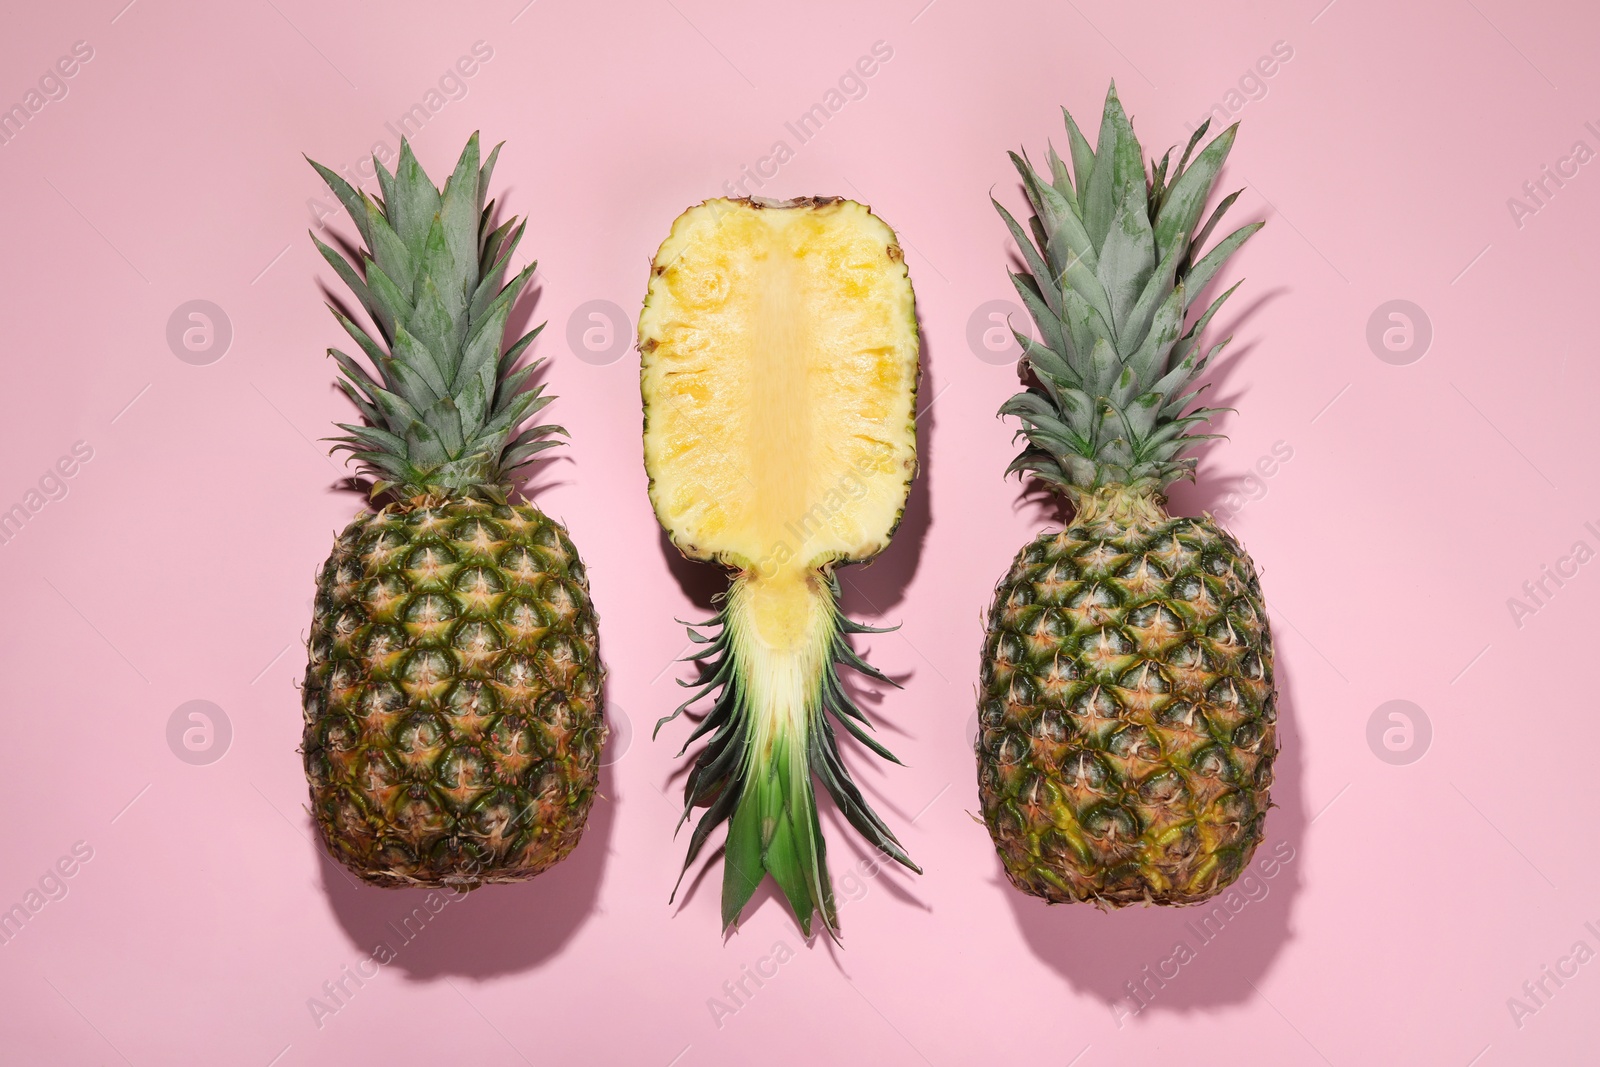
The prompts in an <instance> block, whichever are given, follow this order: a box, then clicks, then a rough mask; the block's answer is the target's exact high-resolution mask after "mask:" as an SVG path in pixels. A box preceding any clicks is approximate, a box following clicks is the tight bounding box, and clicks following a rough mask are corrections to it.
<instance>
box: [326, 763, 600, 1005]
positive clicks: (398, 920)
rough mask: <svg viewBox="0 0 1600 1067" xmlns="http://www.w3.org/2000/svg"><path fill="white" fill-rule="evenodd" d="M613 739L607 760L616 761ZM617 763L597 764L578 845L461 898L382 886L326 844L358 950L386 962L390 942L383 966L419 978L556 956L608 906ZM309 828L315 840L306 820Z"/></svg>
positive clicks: (344, 920)
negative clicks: (514, 878)
mask: <svg viewBox="0 0 1600 1067" xmlns="http://www.w3.org/2000/svg"><path fill="white" fill-rule="evenodd" d="M610 745H611V741H609V740H608V741H607V754H606V756H604V757H603V758H606V759H610V758H613V757H612V756H611V755H610V752H609V749H610ZM612 770H613V768H612V767H611V766H610V765H607V766H603V767H601V769H600V784H599V787H598V793H599V795H598V796H597V797H596V798H595V804H594V807H593V808H592V809H590V812H589V826H588V829H587V830H585V831H584V834H583V838H582V840H580V841H579V842H578V846H577V847H576V848H575V849H573V850H572V852H571V853H570V854H569V855H568V856H567V858H566V859H564V860H562V861H561V862H560V863H558V864H556V865H555V866H554V867H551V868H550V869H549V870H547V871H545V872H544V873H543V874H540V875H538V876H537V877H535V878H533V879H531V880H530V881H526V882H515V883H511V884H507V885H486V886H483V887H481V888H479V889H474V890H472V891H471V892H470V893H467V894H465V895H464V896H455V897H454V898H451V897H450V896H447V895H446V894H444V893H443V892H441V891H440V890H433V889H380V888H377V887H375V886H369V885H366V884H364V883H362V882H361V881H360V880H359V879H358V878H356V877H355V876H354V875H353V874H351V873H350V872H349V871H347V870H345V869H344V867H343V866H342V865H340V864H339V863H338V861H336V860H334V859H332V858H330V857H329V855H328V853H327V850H326V849H324V848H323V847H322V846H321V845H320V844H319V845H318V846H317V860H318V864H319V867H320V870H321V876H322V888H323V892H324V893H325V894H326V896H327V898H328V903H329V905H330V907H331V908H332V910H333V914H334V917H335V918H336V919H338V921H339V925H340V926H341V927H343V929H344V932H345V935H346V936H347V937H349V939H350V942H351V946H352V948H353V949H354V950H355V951H356V952H358V953H361V954H362V956H363V958H364V957H365V956H366V955H367V954H371V955H372V956H373V958H375V959H377V960H379V961H382V960H383V959H384V956H385V954H386V953H385V952H384V950H383V949H382V948H380V947H379V946H386V948H387V950H388V953H392V956H393V958H392V959H391V960H389V961H388V963H387V965H386V966H385V969H386V970H393V971H398V972H400V973H401V974H403V975H405V977H406V978H408V979H410V980H412V981H418V982H426V981H435V980H438V979H441V978H457V977H459V978H476V979H487V978H494V977H499V976H503V975H509V974H518V973H521V972H525V971H530V970H534V969H536V968H538V967H540V966H541V965H544V964H547V963H549V962H551V961H552V960H554V959H555V958H557V957H558V956H559V955H560V954H561V952H562V950H563V949H564V948H565V947H566V945H567V944H568V942H570V941H571V940H572V937H573V935H574V934H576V933H577V931H578V930H579V929H580V928H581V927H582V926H583V925H584V923H585V922H587V921H588V920H589V918H590V916H592V915H594V914H596V913H597V912H600V911H601V910H602V909H601V907H600V904H599V896H600V880H601V877H602V874H603V872H604V869H605V863H606V857H607V854H608V853H609V851H610V846H611V829H612V822H613V821H614V819H615V815H616V809H615V804H614V803H613V801H612V800H611V797H612V796H614V795H615V790H614V776H613V774H612ZM307 832H308V834H309V835H310V836H311V837H312V839H313V840H315V839H316V827H315V826H314V825H312V824H311V823H310V820H309V819H308V820H307ZM440 901H448V903H446V904H443V905H442V906H441V904H440ZM430 904H431V907H430Z"/></svg>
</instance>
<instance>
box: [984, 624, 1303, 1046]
mask: <svg viewBox="0 0 1600 1067" xmlns="http://www.w3.org/2000/svg"><path fill="white" fill-rule="evenodd" d="M1277 636H1279V637H1281V635H1277ZM1276 651H1277V662H1276V663H1275V673H1276V677H1277V682H1278V745H1279V753H1278V758H1277V761H1276V763H1275V764H1274V771H1275V775H1276V778H1275V781H1274V783H1273V786H1272V800H1273V802H1274V806H1273V807H1272V809H1271V810H1270V811H1269V812H1268V813H1267V823H1266V836H1265V838H1264V839H1263V840H1262V842H1261V845H1260V847H1259V848H1257V849H1256V853H1255V856H1254V858H1252V860H1251V861H1250V867H1249V869H1248V870H1247V872H1246V873H1245V875H1243V876H1241V880H1240V881H1239V882H1235V883H1234V888H1237V889H1239V890H1240V893H1239V897H1238V898H1235V900H1236V901H1237V900H1238V899H1241V898H1242V899H1244V900H1245V901H1246V903H1245V904H1244V905H1243V906H1242V907H1238V910H1237V912H1236V913H1234V914H1229V911H1228V909H1227V908H1226V907H1223V906H1222V905H1221V901H1222V899H1223V898H1224V897H1225V896H1226V895H1227V891H1224V893H1223V894H1221V895H1219V896H1218V897H1215V898H1213V899H1212V900H1211V901H1209V902H1208V903H1206V904H1199V905H1194V906H1191V907H1155V906H1147V907H1140V906H1133V907H1127V908H1122V909H1120V910H1117V911H1101V910H1099V909H1098V908H1095V907H1092V906H1090V905H1087V904H1058V905H1050V904H1046V903H1045V902H1044V901H1042V900H1039V899H1038V898H1036V897H1032V896H1028V895H1027V894H1024V893H1021V892H1018V891H1017V890H1015V889H1013V888H1012V887H1011V886H1010V884H1009V883H1008V882H1007V881H1006V878H1005V874H1004V872H1003V871H1002V870H1001V868H1000V864H999V860H998V858H997V859H996V860H995V871H996V875H995V878H996V881H997V883H998V884H1000V885H1001V886H1002V887H1003V888H1004V890H1005V896H1006V899H1007V901H1008V902H1009V903H1010V905H1011V907H1012V910H1013V911H1014V912H1015V913H1016V919H1017V926H1018V928H1019V929H1020V930H1021V932H1022V936H1023V938H1024V940H1026V941H1027V943H1028V947H1029V948H1031V949H1032V950H1033V953H1034V955H1036V956H1038V957H1039V959H1040V960H1042V961H1043V962H1045V963H1046V964H1048V965H1049V966H1050V967H1051V968H1052V969H1054V970H1055V971H1056V972H1057V973H1059V974H1060V975H1061V976H1062V977H1064V978H1065V979H1066V980H1067V981H1068V983H1069V984H1071V986H1072V988H1073V989H1074V990H1075V991H1076V992H1079V993H1084V994H1087V995H1089V996H1092V997H1095V998H1096V999H1098V1000H1099V1001H1101V1002H1102V1003H1103V1004H1105V1005H1106V1006H1107V1008H1108V1009H1109V1010H1110V1011H1111V1013H1112V1015H1113V1016H1114V1017H1115V1018H1116V1019H1117V1023H1118V1028H1119V1029H1120V1028H1121V1027H1122V1026H1124V1025H1128V1023H1129V1020H1130V1019H1132V1020H1133V1021H1134V1025H1137V1023H1138V1021H1139V1019H1140V1017H1141V1016H1144V1015H1146V1014H1159V1013H1163V1012H1171V1013H1187V1012H1195V1011H1210V1010H1220V1009H1224V1008H1228V1007H1233V1006H1236V1005H1240V1004H1244V1003H1246V1002H1247V1001H1249V1000H1251V999H1253V998H1254V997H1255V996H1256V995H1257V993H1256V986H1258V985H1260V983H1261V981H1262V979H1263V977H1264V976H1265V975H1266V974H1267V972H1268V971H1269V970H1271V968H1272V964H1273V961H1274V960H1276V959H1277V957H1278V954H1279V953H1280V952H1282V951H1283V949H1284V947H1285V946H1286V945H1287V944H1288V942H1289V940H1290V938H1291V937H1292V935H1293V931H1292V928H1291V925H1290V918H1291V914H1292V912H1293V910H1294V901H1295V898H1296V897H1298V896H1299V895H1300V888H1301V880H1302V876H1303V874H1304V868H1305V864H1306V855H1305V848H1304V841H1305V829H1306V825H1307V822H1306V805H1305V794H1304V789H1303V783H1302V768H1301V748H1300V730H1299V728H1298V723H1297V717H1296V715H1295V704H1296V701H1295V696H1294V687H1293V685H1292V683H1291V681H1290V672H1289V671H1288V670H1286V669H1285V667H1286V664H1285V657H1284V649H1283V647H1282V642H1281V640H1280V641H1279V642H1278V644H1277V647H1276ZM1275 849H1278V850H1283V851H1282V852H1281V854H1280V853H1275V852H1274V850H1275ZM1288 849H1293V852H1292V853H1289V852H1288V851H1287V850H1288ZM1285 856H1292V858H1289V859H1287V860H1285V859H1284V857H1285ZM1268 858H1275V859H1277V860H1279V861H1280V862H1279V864H1278V866H1277V867H1276V868H1271V867H1269V868H1268V869H1275V870H1276V872H1277V873H1276V874H1275V876H1273V877H1270V878H1269V877H1266V876H1265V875H1264V874H1263V871H1262V867H1261V864H1262V862H1263V860H1266V859H1268ZM1252 874H1253V875H1254V880H1253V882H1252V883H1251V884H1250V885H1248V886H1246V884H1245V880H1246V879H1249V878H1250V876H1251V875H1252ZM1247 889H1248V893H1247V892H1246V890H1247ZM1214 909H1215V911H1216V912H1220V915H1218V914H1215V912H1214ZM1180 943H1181V944H1183V945H1185V946H1187V948H1188V950H1189V954H1183V953H1178V952H1175V949H1176V947H1177V946H1178V945H1179V944H1180ZM1146 968H1148V970H1146ZM1174 971H1175V972H1176V974H1174ZM1130 983H1131V984H1132V985H1133V987H1134V988H1135V989H1137V990H1138V992H1139V997H1140V1000H1135V999H1134V998H1133V996H1132V995H1131V994H1130V992H1129V988H1128V987H1129V984H1130ZM1141 1001H1142V1003H1143V1006H1141Z"/></svg>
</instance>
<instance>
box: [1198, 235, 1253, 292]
mask: <svg viewBox="0 0 1600 1067" xmlns="http://www.w3.org/2000/svg"><path fill="white" fill-rule="evenodd" d="M1265 225H1266V223H1264V222H1252V223H1249V224H1248V225H1245V226H1241V227H1239V228H1238V229H1237V230H1234V231H1233V232H1232V233H1230V234H1228V236H1226V237H1224V238H1223V239H1222V240H1220V241H1218V242H1217V244H1216V247H1215V248H1213V249H1212V250H1211V251H1209V252H1207V253H1206V254H1205V256H1204V257H1203V258H1202V259H1201V260H1200V262H1198V263H1196V264H1195V265H1194V267H1193V268H1191V269H1190V271H1189V274H1188V276H1187V277H1186V278H1185V279H1184V281H1185V283H1186V284H1187V285H1188V288H1189V292H1191V293H1193V294H1194V295H1195V296H1197V297H1198V296H1199V295H1200V294H1201V292H1203V291H1204V290H1205V287H1206V285H1207V284H1209V283H1210V281H1211V279H1212V278H1214V277H1215V276H1216V273H1217V271H1219V270H1221V269H1222V264H1223V263H1224V262H1225V261H1226V260H1227V258H1228V257H1229V256H1231V255H1233V254H1234V252H1236V251H1238V249H1239V246H1240V245H1242V244H1244V243H1245V242H1246V241H1248V240H1249V239H1250V237H1251V235H1252V234H1254V233H1255V232H1256V231H1257V230H1259V229H1261V227H1262V226H1265Z"/></svg>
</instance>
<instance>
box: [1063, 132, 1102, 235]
mask: <svg viewBox="0 0 1600 1067" xmlns="http://www.w3.org/2000/svg"><path fill="white" fill-rule="evenodd" d="M1061 117H1062V118H1064V119H1066V120H1067V149H1068V151H1069V153H1070V154H1071V156H1072V174H1073V177H1074V178H1075V179H1077V183H1078V214H1079V216H1080V217H1081V216H1082V215H1083V213H1084V209H1085V207H1086V205H1085V203H1084V201H1085V198H1086V197H1087V196H1088V193H1089V178H1090V177H1091V176H1092V175H1093V174H1094V149H1093V148H1091V147H1089V139H1088V138H1087V137H1085V136H1084V135H1083V131H1082V130H1080V129H1078V124H1077V123H1076V122H1074V121H1073V119H1072V112H1070V111H1068V110H1067V109H1066V108H1062V109H1061Z"/></svg>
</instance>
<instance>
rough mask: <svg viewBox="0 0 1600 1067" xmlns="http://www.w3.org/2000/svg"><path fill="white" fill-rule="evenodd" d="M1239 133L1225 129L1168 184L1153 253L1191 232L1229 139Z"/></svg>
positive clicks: (1230, 144)
mask: <svg viewBox="0 0 1600 1067" xmlns="http://www.w3.org/2000/svg"><path fill="white" fill-rule="evenodd" d="M1238 132H1239V126H1238V123H1235V124H1234V125H1232V126H1229V127H1228V128H1227V129H1226V130H1223V131H1222V132H1221V133H1220V134H1218V135H1217V137H1216V139H1215V140H1213V141H1212V142H1211V143H1210V144H1208V145H1206V146H1205V148H1204V149H1203V150H1201V152H1200V155H1199V156H1197V157H1196V158H1195V161H1194V165H1193V166H1191V167H1190V168H1189V169H1188V170H1186V171H1184V172H1183V173H1182V174H1181V175H1179V176H1178V177H1177V178H1176V179H1175V180H1174V181H1173V183H1172V191H1171V193H1170V194H1169V195H1168V197H1167V201H1166V203H1165V204H1163V205H1162V207H1161V214H1160V216H1159V217H1158V218H1157V219H1156V225H1155V234H1156V248H1157V254H1158V255H1161V256H1165V255H1166V254H1167V250H1168V249H1169V248H1171V247H1173V245H1174V244H1175V243H1178V242H1181V241H1182V240H1184V238H1185V237H1186V235H1188V234H1191V233H1193V232H1194V229H1195V227H1196V226H1197V225H1199V222H1200V213H1201V212H1202V211H1204V210H1205V206H1206V200H1207V199H1208V198H1209V197H1210V196H1211V187H1212V186H1213V185H1215V184H1216V181H1217V173H1218V172H1219V171H1220V170H1221V169H1222V164H1223V163H1224V162H1226V160H1227V158H1228V152H1229V151H1230V150H1231V149H1232V148H1233V139H1234V137H1235V136H1236V135H1237V134H1238Z"/></svg>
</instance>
